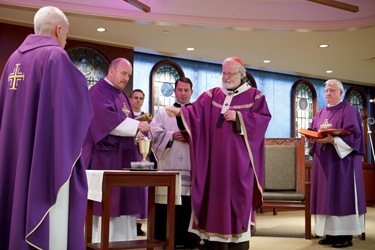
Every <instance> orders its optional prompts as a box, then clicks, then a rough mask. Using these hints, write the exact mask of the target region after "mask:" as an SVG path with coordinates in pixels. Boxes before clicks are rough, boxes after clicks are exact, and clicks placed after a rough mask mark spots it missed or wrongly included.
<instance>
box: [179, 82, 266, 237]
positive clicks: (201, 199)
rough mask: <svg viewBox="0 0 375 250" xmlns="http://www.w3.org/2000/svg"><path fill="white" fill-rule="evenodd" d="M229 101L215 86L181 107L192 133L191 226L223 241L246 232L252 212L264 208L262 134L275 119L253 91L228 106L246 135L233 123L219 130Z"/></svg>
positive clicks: (184, 120) (190, 142)
mask: <svg viewBox="0 0 375 250" xmlns="http://www.w3.org/2000/svg"><path fill="white" fill-rule="evenodd" d="M225 97H226V95H225V94H224V92H223V91H222V90H221V89H220V88H218V87H217V88H213V89H211V90H208V91H206V92H205V93H203V94H202V95H200V97H199V98H198V99H197V100H196V101H195V102H194V103H193V104H192V105H190V106H187V107H182V108H181V113H182V114H181V116H182V119H183V122H184V125H185V127H186V129H187V132H188V133H189V136H188V140H189V145H190V155H191V165H192V169H191V171H192V173H191V174H192V195H191V196H192V207H193V216H194V217H193V218H194V224H193V228H195V229H197V230H199V231H201V232H205V233H206V234H210V235H216V236H219V237H223V238H226V237H239V236H240V234H242V233H243V232H245V231H247V229H248V225H249V217H250V214H251V213H253V212H254V211H255V210H256V209H258V208H259V207H260V206H261V205H262V185H263V175H264V135H265V132H266V129H267V126H268V123H269V121H270V119H271V114H270V112H269V110H268V106H267V103H266V99H265V97H264V95H263V94H262V93H261V92H260V91H259V90H257V89H255V88H249V89H248V90H246V91H245V92H243V93H240V94H238V95H236V96H234V97H233V99H232V102H231V104H230V109H232V110H235V111H236V112H237V116H238V117H239V120H240V123H241V128H242V131H243V133H244V135H241V134H239V133H237V132H235V131H234V128H233V122H227V121H224V122H223V125H222V127H221V128H217V127H216V123H217V121H218V118H219V116H220V112H221V108H222V105H224V104H223V103H224V100H225ZM252 219H253V220H254V217H252Z"/></svg>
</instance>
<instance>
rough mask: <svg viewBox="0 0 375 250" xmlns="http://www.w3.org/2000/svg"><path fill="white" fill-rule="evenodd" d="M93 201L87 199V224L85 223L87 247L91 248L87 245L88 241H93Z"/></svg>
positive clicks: (87, 249)
mask: <svg viewBox="0 0 375 250" xmlns="http://www.w3.org/2000/svg"><path fill="white" fill-rule="evenodd" d="M93 203H94V202H93V201H92V200H87V210H86V224H85V239H86V240H85V243H86V245H85V248H86V250H89V248H88V247H87V244H88V243H91V242H92V214H93Z"/></svg>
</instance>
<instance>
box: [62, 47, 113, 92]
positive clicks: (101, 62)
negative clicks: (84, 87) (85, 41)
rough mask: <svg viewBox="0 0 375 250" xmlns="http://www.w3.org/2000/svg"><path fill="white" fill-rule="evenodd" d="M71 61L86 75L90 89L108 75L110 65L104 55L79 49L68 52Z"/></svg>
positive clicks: (84, 48)
mask: <svg viewBox="0 0 375 250" xmlns="http://www.w3.org/2000/svg"><path fill="white" fill-rule="evenodd" d="M68 55H69V58H70V60H72V62H73V63H74V64H75V65H76V67H77V68H78V69H79V70H80V71H81V72H82V73H83V74H84V75H85V77H86V79H87V82H88V87H89V88H90V87H92V86H93V85H94V84H95V83H97V82H98V81H99V79H100V78H104V77H105V76H106V75H107V73H108V68H109V63H108V62H107V60H106V59H105V58H104V56H103V55H102V54H100V53H99V52H98V51H96V50H94V49H90V48H87V47H77V48H74V49H72V50H70V51H68Z"/></svg>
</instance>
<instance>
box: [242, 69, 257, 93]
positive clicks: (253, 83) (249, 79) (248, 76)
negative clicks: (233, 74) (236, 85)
mask: <svg viewBox="0 0 375 250" xmlns="http://www.w3.org/2000/svg"><path fill="white" fill-rule="evenodd" d="M243 80H244V81H245V82H247V83H248V84H249V85H250V86H251V87H253V88H256V89H257V88H258V87H257V83H256V81H255V79H254V77H253V76H252V75H251V74H250V73H249V72H246V77H244V78H243Z"/></svg>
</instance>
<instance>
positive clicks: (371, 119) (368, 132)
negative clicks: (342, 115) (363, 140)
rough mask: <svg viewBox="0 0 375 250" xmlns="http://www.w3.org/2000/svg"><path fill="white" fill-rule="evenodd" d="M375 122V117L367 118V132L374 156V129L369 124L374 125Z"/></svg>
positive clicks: (374, 155) (373, 155)
mask: <svg viewBox="0 0 375 250" xmlns="http://www.w3.org/2000/svg"><path fill="white" fill-rule="evenodd" d="M374 123H375V119H374V118H373V117H369V118H367V134H368V136H369V139H370V145H371V150H372V157H375V153H374V144H373V142H372V136H371V134H372V131H371V129H370V126H369V124H371V125H374Z"/></svg>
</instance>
